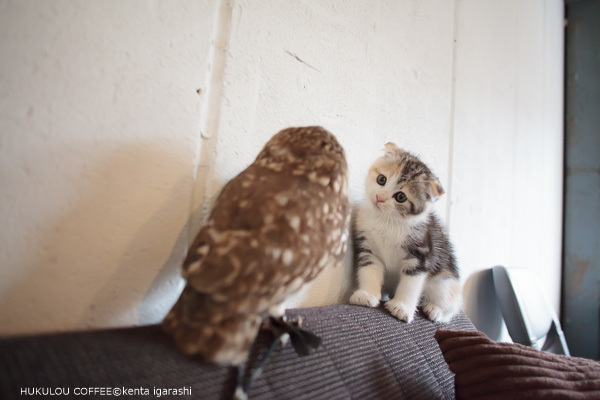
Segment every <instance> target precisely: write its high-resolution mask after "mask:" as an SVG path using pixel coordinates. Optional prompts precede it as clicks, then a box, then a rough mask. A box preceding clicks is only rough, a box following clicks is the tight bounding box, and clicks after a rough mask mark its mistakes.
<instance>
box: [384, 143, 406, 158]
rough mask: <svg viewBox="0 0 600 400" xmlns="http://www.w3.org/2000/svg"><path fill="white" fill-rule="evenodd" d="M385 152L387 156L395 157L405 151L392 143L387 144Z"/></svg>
mask: <svg viewBox="0 0 600 400" xmlns="http://www.w3.org/2000/svg"><path fill="white" fill-rule="evenodd" d="M383 150H384V151H385V155H386V156H394V155H397V154H400V153H401V152H402V151H403V150H402V149H401V148H400V147H398V146H396V145H395V144H394V143H392V142H387V143H386V144H385V149H383Z"/></svg>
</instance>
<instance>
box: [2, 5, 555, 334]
mask: <svg viewBox="0 0 600 400" xmlns="http://www.w3.org/2000/svg"><path fill="white" fill-rule="evenodd" d="M562 7H563V6H562V2H560V1H558V0H552V1H550V0H549V1H545V2H543V1H518V0H512V1H507V2H497V1H491V0H490V1H475V0H473V1H464V0H461V1H458V0H457V1H456V2H453V1H442V0H439V1H418V0H414V1H392V0H386V1H383V0H380V1H370V2H345V1H341V0H328V1H312V0H306V1H294V2H287V1H286V2H281V1H274V0H273V1H268V0H261V1H244V0H238V1H230V2H227V1H225V0H210V1H204V2H199V1H174V2H162V1H137V2H136V1H132V2H121V1H104V2H76V3H73V2H70V1H53V2H22V1H16V0H6V1H4V2H0V11H1V12H0V50H1V51H2V54H5V55H7V56H5V57H3V60H2V62H1V63H0V101H1V103H0V104H1V107H0V131H1V136H0V157H1V158H0V184H1V187H2V191H1V192H0V221H1V223H2V231H1V233H0V333H3V334H13V333H22V332H41V331H54V330H68V329H81V328H90V327H105V326H123V325H139V324H146V323H153V322H157V321H159V320H160V319H161V317H162V316H163V315H164V313H165V312H166V311H167V310H168V308H169V306H170V305H171V304H172V302H173V301H174V299H175V298H176V296H177V295H178V293H179V290H180V287H181V281H180V279H179V278H178V269H179V265H180V263H181V260H182V258H183V256H184V254H185V246H186V244H187V243H188V242H189V240H190V239H191V235H193V233H195V232H196V231H197V229H198V227H199V226H200V223H201V219H202V215H203V214H205V210H206V208H207V206H208V204H210V199H211V198H212V197H213V196H214V195H215V194H216V193H217V192H218V191H219V189H220V188H221V186H222V185H223V184H224V182H226V181H227V180H228V179H230V178H231V177H233V176H234V175H235V174H237V173H238V172H239V171H240V170H242V169H243V168H244V167H245V166H246V165H248V164H249V163H250V162H252V160H253V158H254V157H255V155H256V154H257V152H258V151H259V149H260V148H261V146H262V145H263V144H264V142H265V141H266V140H268V138H269V137H270V136H271V135H272V134H274V133H275V132H277V131H278V130H280V129H282V128H284V127H287V126H291V125H309V124H319V125H323V126H325V127H326V128H327V129H329V130H331V131H332V132H333V133H335V134H336V135H337V136H338V138H339V140H340V142H341V143H342V144H343V146H344V147H345V148H346V152H347V158H348V162H349V165H350V188H351V197H352V201H353V202H355V203H357V202H359V201H360V200H361V199H362V195H363V180H364V177H365V174H366V171H367V169H368V167H369V165H370V163H371V162H372V160H373V159H374V158H375V157H377V156H378V154H379V150H380V149H381V147H382V145H383V143H385V142H386V141H394V142H396V143H397V144H399V145H401V146H403V147H405V148H407V149H409V150H412V151H415V152H416V153H419V154H420V155H422V157H423V158H424V159H425V160H426V161H427V162H428V163H430V164H431V166H432V167H433V169H434V170H435V171H436V172H437V173H438V175H439V176H440V178H441V180H442V183H443V184H444V185H445V187H446V189H447V192H448V195H447V196H445V198H443V199H442V200H440V202H438V204H437V206H438V210H439V212H440V214H441V215H442V217H444V218H446V219H448V220H449V222H450V233H451V235H452V236H453V238H454V241H455V244H456V247H457V252H458V255H459V261H460V263H461V266H462V269H463V278H464V279H463V280H464V281H467V279H468V278H469V276H470V275H471V274H472V273H474V272H476V271H477V270H479V269H482V268H488V267H491V266H493V265H495V264H498V263H506V264H510V265H529V266H532V267H533V268H535V269H536V270H537V271H539V272H540V274H542V275H543V279H544V282H545V283H546V286H547V287H548V290H549V293H550V297H551V299H552V301H553V304H554V305H555V306H558V303H559V289H558V288H559V283H560V230H561V226H560V215H561V201H560V197H561V195H560V193H561V189H560V188H561V171H562V166H561V165H562V164H561V160H562V119H561V118H562V117H561V116H562V83H561V82H562V32H563V31H562ZM197 89H200V93H197V92H196V91H197ZM348 264H349V262H348V261H347V262H346V265H345V266H342V267H340V268H336V269H332V270H330V271H327V272H325V273H324V274H323V275H322V276H321V277H320V278H319V279H318V280H317V282H316V283H315V285H313V286H312V287H311V288H310V289H309V290H308V291H307V292H306V293H305V294H304V296H303V297H299V298H296V299H295V300H294V301H293V304H296V305H318V304H326V303H331V302H336V301H339V300H340V296H341V295H342V294H343V292H344V289H345V286H344V285H347V284H348V282H350V281H351V279H352V277H351V275H350V273H349V266H348Z"/></svg>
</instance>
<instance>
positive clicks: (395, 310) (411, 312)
mask: <svg viewBox="0 0 600 400" xmlns="http://www.w3.org/2000/svg"><path fill="white" fill-rule="evenodd" d="M385 308H387V309H388V310H389V312H391V313H392V315H393V316H394V317H396V318H398V319H399V320H400V321H404V322H412V320H413V318H414V317H415V311H416V309H415V308H414V307H409V306H407V305H406V304H404V303H402V302H401V301H394V300H390V301H388V302H387V303H385Z"/></svg>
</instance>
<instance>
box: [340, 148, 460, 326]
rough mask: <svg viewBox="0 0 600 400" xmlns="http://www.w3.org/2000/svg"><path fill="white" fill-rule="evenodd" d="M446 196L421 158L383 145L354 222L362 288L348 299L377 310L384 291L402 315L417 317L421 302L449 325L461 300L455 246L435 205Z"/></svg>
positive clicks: (388, 304)
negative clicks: (382, 150)
mask: <svg viewBox="0 0 600 400" xmlns="http://www.w3.org/2000/svg"><path fill="white" fill-rule="evenodd" d="M443 194H444V189H443V188H442V186H441V185H440V182H439V180H438V178H437V177H436V176H435V175H434V174H433V173H432V172H431V171H430V170H429V168H428V167H427V166H426V165H425V164H424V163H423V162H422V161H421V160H419V158H417V157H416V156H414V155H412V154H410V153H408V152H406V151H404V150H402V149H400V148H398V147H396V145H394V144H393V143H387V144H386V145H385V154H384V155H383V156H382V157H380V158H378V159H377V160H376V161H375V162H374V163H373V165H372V166H371V169H370V170H369V174H368V177H367V182H366V198H365V201H364V202H363V204H362V205H361V207H360V209H359V211H358V215H357V218H356V223H355V234H354V247H355V257H356V260H357V267H358V285H359V287H358V289H357V290H356V291H355V292H354V293H353V294H352V297H351V298H350V303H352V304H358V305H362V306H368V307H377V306H378V305H379V302H380V300H381V299H382V292H383V293H389V294H390V295H392V294H393V298H392V299H391V300H389V301H387V302H386V303H385V308H387V309H388V310H389V311H390V312H391V313H392V315H394V316H395V317H396V318H398V319H400V320H402V321H405V322H411V321H412V320H413V317H414V314H415V312H416V309H417V306H419V304H420V305H421V308H422V310H423V312H424V313H425V314H426V315H427V317H428V318H429V319H430V320H432V321H441V322H448V321H450V320H451V319H452V317H453V316H454V315H456V313H457V312H458V311H459V310H460V307H461V304H462V296H461V288H460V282H459V275H458V268H457V265H456V260H455V258H454V252H453V249H452V245H451V243H450V241H449V240H448V235H447V234H446V232H445V229H444V227H443V226H442V223H441V222H440V220H439V218H438V217H437V215H436V214H435V212H434V211H433V207H432V204H433V203H434V202H435V201H436V200H437V198H438V197H440V196H441V195H443Z"/></svg>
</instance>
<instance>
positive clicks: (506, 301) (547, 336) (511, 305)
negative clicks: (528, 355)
mask: <svg viewBox="0 0 600 400" xmlns="http://www.w3.org/2000/svg"><path fill="white" fill-rule="evenodd" d="M492 273H493V279H494V288H495V291H496V296H497V298H498V303H499V305H500V310H501V311H502V317H503V318H504V322H505V323H506V328H507V330H508V333H509V335H510V337H511V338H512V340H513V341H514V342H515V343H520V344H524V345H526V346H532V347H535V348H537V349H539V350H546V351H551V352H554V353H559V354H566V355H569V349H568V347H567V343H566V341H565V339H564V334H563V332H562V328H561V326H560V322H559V320H558V316H557V315H556V313H555V312H554V309H553V308H552V306H551V305H550V303H549V302H548V300H547V299H546V296H545V293H544V289H543V287H542V285H541V283H540V281H539V279H538V277H537V276H535V274H533V273H532V272H531V271H530V270H528V269H525V268H506V267H503V266H497V267H494V268H493V269H492Z"/></svg>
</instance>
